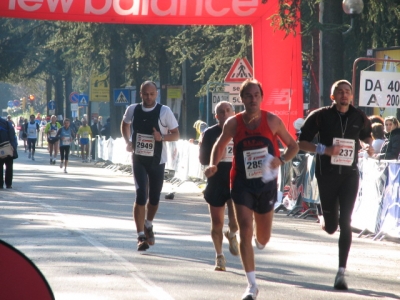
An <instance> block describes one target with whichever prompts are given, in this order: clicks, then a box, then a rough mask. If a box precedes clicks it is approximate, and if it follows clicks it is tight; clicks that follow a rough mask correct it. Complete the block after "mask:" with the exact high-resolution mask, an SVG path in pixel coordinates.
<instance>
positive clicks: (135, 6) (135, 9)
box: [113, 0, 140, 16]
mask: <svg viewBox="0 0 400 300" xmlns="http://www.w3.org/2000/svg"><path fill="white" fill-rule="evenodd" d="M139 4H140V2H139V1H135V0H134V1H133V3H132V7H131V8H130V9H122V8H121V0H114V1H113V8H114V10H115V12H116V13H117V14H119V15H120V16H126V15H138V14H139Z"/></svg>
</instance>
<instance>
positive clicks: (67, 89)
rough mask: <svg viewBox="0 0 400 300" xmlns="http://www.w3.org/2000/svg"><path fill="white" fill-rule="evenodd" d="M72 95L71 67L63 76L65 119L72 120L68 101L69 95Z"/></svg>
mask: <svg viewBox="0 0 400 300" xmlns="http://www.w3.org/2000/svg"><path fill="white" fill-rule="evenodd" d="M71 93H72V75H71V66H68V67H67V73H66V74H65V99H67V100H66V116H65V117H66V118H69V119H71V120H72V112H71V102H70V101H69V95H70V94H71Z"/></svg>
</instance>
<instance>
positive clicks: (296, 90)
mask: <svg viewBox="0 0 400 300" xmlns="http://www.w3.org/2000/svg"><path fill="white" fill-rule="evenodd" d="M262 2H266V3H262ZM277 9H278V0H267V1H266V0H1V1H0V17H10V18H26V19H41V20H57V21H79V22H103V23H130V24H164V25H240V24H247V25H251V26H252V28H253V67H254V77H255V78H256V79H258V80H259V81H260V82H261V83H262V85H263V88H264V101H263V104H262V106H263V108H265V109H267V110H269V111H271V112H273V113H275V114H277V115H279V116H280V117H281V118H282V120H283V121H284V122H285V124H286V126H287V128H288V129H289V130H290V132H292V133H294V132H295V130H294V128H293V125H292V124H293V121H294V120H296V119H297V118H301V117H303V88H302V71H301V39H300V35H297V36H295V37H294V36H288V37H287V38H284V33H283V32H280V31H276V32H274V29H273V28H272V27H271V25H270V23H271V22H270V20H268V18H269V17H270V16H271V15H273V14H275V13H276V12H277Z"/></svg>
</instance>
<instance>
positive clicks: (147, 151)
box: [135, 133, 155, 156]
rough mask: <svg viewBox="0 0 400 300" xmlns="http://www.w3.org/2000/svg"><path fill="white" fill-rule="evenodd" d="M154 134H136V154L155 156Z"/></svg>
mask: <svg viewBox="0 0 400 300" xmlns="http://www.w3.org/2000/svg"><path fill="white" fill-rule="evenodd" d="M154 144H155V140H154V136H153V135H151V134H142V133H137V134H136V147H135V154H137V155H143V156H154Z"/></svg>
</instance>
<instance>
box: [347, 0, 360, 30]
mask: <svg viewBox="0 0 400 300" xmlns="http://www.w3.org/2000/svg"><path fill="white" fill-rule="evenodd" d="M342 7H343V11H344V12H345V13H346V14H348V15H350V17H351V21H350V27H349V29H347V30H346V31H345V32H343V35H346V34H348V33H349V32H350V31H351V30H352V29H353V24H354V17H355V15H358V14H360V13H361V12H362V10H363V8H364V2H363V0H343V2H342Z"/></svg>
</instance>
